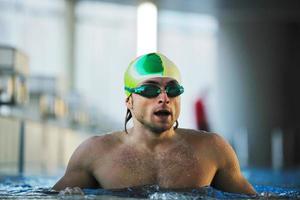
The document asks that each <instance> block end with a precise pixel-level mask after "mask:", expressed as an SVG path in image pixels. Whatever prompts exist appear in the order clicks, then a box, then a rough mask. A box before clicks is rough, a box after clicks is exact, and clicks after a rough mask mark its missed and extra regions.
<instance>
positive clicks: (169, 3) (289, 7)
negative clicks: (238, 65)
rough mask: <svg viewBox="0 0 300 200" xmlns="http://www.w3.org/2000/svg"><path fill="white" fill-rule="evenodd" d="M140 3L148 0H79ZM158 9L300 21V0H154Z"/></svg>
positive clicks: (127, 3)
mask: <svg viewBox="0 0 300 200" xmlns="http://www.w3.org/2000/svg"><path fill="white" fill-rule="evenodd" d="M77 1H78V2H79V1H101V2H110V3H118V4H126V5H138V4H140V3H142V2H144V1H146V0H77ZM152 2H154V3H155V4H156V5H157V6H158V9H167V10H176V11H182V12H193V13H201V14H209V15H213V16H216V17H218V18H220V19H232V18H235V17H237V16H238V17H244V18H254V19H255V18H268V19H278V20H292V21H300V1H299V0H288V1H287V0H152Z"/></svg>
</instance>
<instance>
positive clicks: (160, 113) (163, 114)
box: [154, 110, 171, 117]
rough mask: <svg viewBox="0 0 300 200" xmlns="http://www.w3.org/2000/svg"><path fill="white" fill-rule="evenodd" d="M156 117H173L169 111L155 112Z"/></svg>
mask: <svg viewBox="0 0 300 200" xmlns="http://www.w3.org/2000/svg"><path fill="white" fill-rule="evenodd" d="M154 115H156V116H159V117H163V116H169V115H171V112H170V111H168V110H159V111H156V112H154Z"/></svg>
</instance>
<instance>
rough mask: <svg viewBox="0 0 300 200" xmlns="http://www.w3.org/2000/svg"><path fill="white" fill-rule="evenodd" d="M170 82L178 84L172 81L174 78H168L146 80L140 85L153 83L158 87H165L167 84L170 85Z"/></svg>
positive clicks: (174, 80)
mask: <svg viewBox="0 0 300 200" xmlns="http://www.w3.org/2000/svg"><path fill="white" fill-rule="evenodd" d="M171 82H174V83H178V82H177V81H176V79H174V78H169V77H155V78H149V79H147V80H144V81H143V82H141V84H144V83H154V84H158V85H167V84H168V83H171ZM141 84H140V85H141Z"/></svg>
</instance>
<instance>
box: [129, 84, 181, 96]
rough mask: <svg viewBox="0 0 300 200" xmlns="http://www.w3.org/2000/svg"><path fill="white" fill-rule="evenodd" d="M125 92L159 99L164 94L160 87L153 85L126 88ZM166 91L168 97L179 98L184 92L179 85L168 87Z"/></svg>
mask: <svg viewBox="0 0 300 200" xmlns="http://www.w3.org/2000/svg"><path fill="white" fill-rule="evenodd" d="M125 90H127V91H128V92H130V93H135V94H139V95H141V96H143V97H147V98H154V97H157V96H158V95H159V94H160V93H161V92H162V90H161V88H160V87H159V86H156V85H151V84H145V85H141V86H139V87H136V88H128V87H125ZM165 91H166V93H167V95H168V97H177V96H179V95H181V94H182V93H183V92H184V89H183V87H182V86H181V85H179V84H171V85H167V86H166V88H165Z"/></svg>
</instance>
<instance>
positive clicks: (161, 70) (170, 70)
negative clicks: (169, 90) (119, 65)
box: [124, 53, 181, 96]
mask: <svg viewBox="0 0 300 200" xmlns="http://www.w3.org/2000/svg"><path fill="white" fill-rule="evenodd" d="M154 77H169V78H173V79H175V80H176V81H177V82H178V83H180V82H181V78H180V73H179V70H178V68H177V67H176V65H175V64H174V63H173V62H172V61H171V60H169V59H168V58H167V57H166V56H164V55H162V54H161V53H149V54H145V55H142V56H140V57H138V58H136V59H135V60H133V61H132V62H131V63H130V64H129V66H128V68H127V70H126V72H125V75H124V82H125V87H129V88H135V87H137V86H138V85H139V84H140V83H141V82H143V81H145V80H146V79H149V78H154ZM125 93H126V96H129V95H130V94H131V93H130V92H128V91H125Z"/></svg>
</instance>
